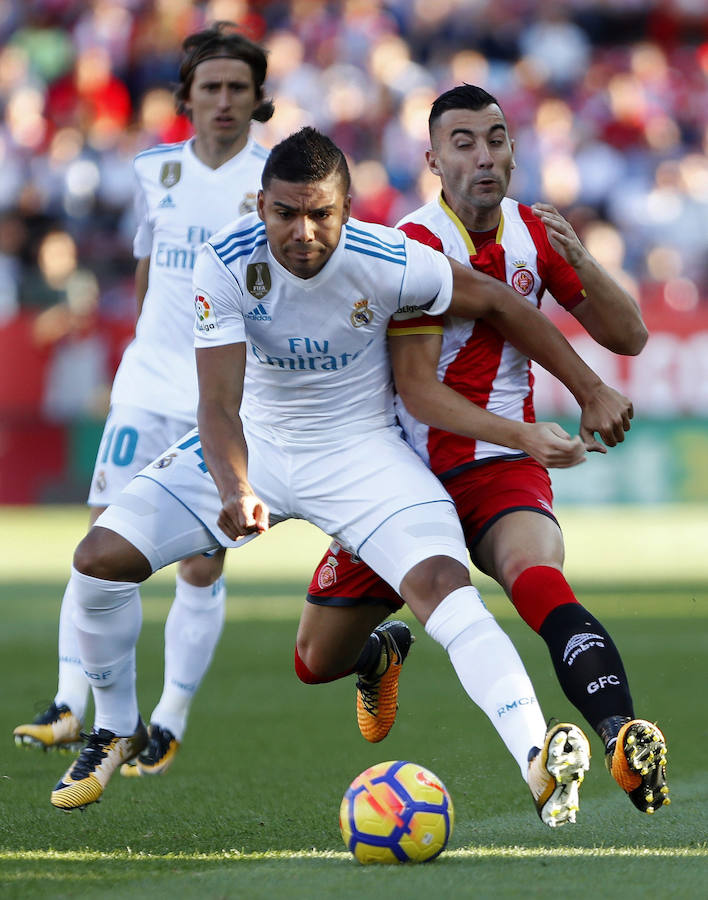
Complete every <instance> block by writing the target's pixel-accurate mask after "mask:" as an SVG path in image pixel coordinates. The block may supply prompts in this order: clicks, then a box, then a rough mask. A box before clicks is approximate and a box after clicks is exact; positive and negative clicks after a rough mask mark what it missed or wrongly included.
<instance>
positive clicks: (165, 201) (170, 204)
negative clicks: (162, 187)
mask: <svg viewBox="0 0 708 900" xmlns="http://www.w3.org/2000/svg"><path fill="white" fill-rule="evenodd" d="M157 205H158V206H159V208H160V209H174V208H175V206H176V204H175V202H174V200H173V199H172V197H170V195H169V194H166V195H165V196H164V197H163V198H162V200H160V202H159V203H158V204H157Z"/></svg>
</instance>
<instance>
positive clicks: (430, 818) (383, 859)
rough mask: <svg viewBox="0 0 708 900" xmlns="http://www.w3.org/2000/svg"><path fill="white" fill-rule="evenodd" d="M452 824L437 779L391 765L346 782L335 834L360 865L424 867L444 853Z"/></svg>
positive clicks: (446, 799)
mask: <svg viewBox="0 0 708 900" xmlns="http://www.w3.org/2000/svg"><path fill="white" fill-rule="evenodd" d="M453 824H454V811H453V807H452V800H451V799H450V795H449V794H448V792H447V790H446V788H445V785H444V784H443V783H442V781H440V779H439V778H438V777H437V775H433V773H432V772H430V771H429V770H428V769H424V768H423V766H419V765H416V764H415V763H411V762H404V761H400V760H394V761H389V762H382V763H377V764H376V765H375V766H371V767H370V768H368V769H366V770H365V771H364V772H362V773H361V775H358V776H357V777H356V778H355V779H354V781H352V783H351V785H350V786H349V789H348V790H347V792H346V794H345V795H344V797H343V799H342V805H341V806H340V809H339V828H340V830H341V832H342V837H343V838H344V843H345V844H346V845H347V848H348V849H349V850H350V851H351V852H352V853H353V854H354V856H355V857H356V859H357V860H358V861H359V862H360V863H407V862H428V860H431V859H435V857H436V856H438V855H439V854H440V853H442V851H443V850H444V849H445V846H446V845H447V842H448V840H449V839H450V835H451V834H452V827H453Z"/></svg>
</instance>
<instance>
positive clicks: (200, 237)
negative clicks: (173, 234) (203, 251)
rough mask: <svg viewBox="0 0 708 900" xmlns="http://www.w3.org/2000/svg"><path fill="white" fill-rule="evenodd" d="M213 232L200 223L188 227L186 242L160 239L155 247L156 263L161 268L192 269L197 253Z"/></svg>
mask: <svg viewBox="0 0 708 900" xmlns="http://www.w3.org/2000/svg"><path fill="white" fill-rule="evenodd" d="M210 237H211V232H210V231H209V230H208V229H206V228H202V227H201V226H200V225H190V226H189V227H188V228H187V234H186V236H185V243H184V244H174V243H171V242H170V241H158V243H157V246H156V248H155V256H154V263H155V265H156V266H159V267H160V268H161V269H184V270H186V271H191V270H192V269H193V268H194V262H195V260H196V258H197V253H198V251H199V249H200V248H201V246H202V244H204V243H205V242H206V241H208V240H209V238H210Z"/></svg>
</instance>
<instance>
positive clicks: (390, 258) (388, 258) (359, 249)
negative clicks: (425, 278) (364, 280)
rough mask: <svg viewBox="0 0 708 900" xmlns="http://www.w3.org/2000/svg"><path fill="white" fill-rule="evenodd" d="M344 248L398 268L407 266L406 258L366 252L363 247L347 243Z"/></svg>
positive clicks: (371, 251) (370, 251)
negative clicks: (392, 264)
mask: <svg viewBox="0 0 708 900" xmlns="http://www.w3.org/2000/svg"><path fill="white" fill-rule="evenodd" d="M344 247H345V248H346V249H347V250H353V251H354V252H355V253H362V254H363V255H364V256H373V257H375V258H376V259H383V260H385V261H386V262H391V263H395V264H396V265H397V266H405V264H406V260H405V257H404V258H401V257H399V256H389V255H388V253H374V251H373V250H364V248H363V247H359V246H357V245H356V244H351V243H349V242H347V243H345V245H344Z"/></svg>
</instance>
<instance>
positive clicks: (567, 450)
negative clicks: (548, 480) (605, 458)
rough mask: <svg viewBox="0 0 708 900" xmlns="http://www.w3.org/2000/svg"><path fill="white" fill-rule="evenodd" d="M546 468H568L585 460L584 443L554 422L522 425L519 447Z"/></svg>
mask: <svg viewBox="0 0 708 900" xmlns="http://www.w3.org/2000/svg"><path fill="white" fill-rule="evenodd" d="M521 449H522V450H523V451H524V452H525V453H528V455H529V456H531V457H533V459H535V460H536V461H537V462H539V463H541V465H542V466H545V467H546V468H547V469H569V468H570V467H571V466H577V465H579V464H580V463H583V462H585V445H584V444H583V442H582V441H581V439H580V438H579V437H578V436H577V435H576V436H575V437H571V436H570V435H569V434H568V432H567V431H565V430H564V429H563V428H561V427H560V425H557V424H556V423H555V422H531V423H528V424H527V425H525V426H524V433H523V446H522V448H521Z"/></svg>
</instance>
